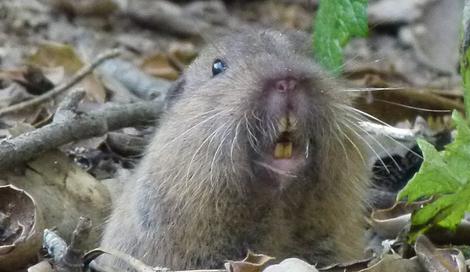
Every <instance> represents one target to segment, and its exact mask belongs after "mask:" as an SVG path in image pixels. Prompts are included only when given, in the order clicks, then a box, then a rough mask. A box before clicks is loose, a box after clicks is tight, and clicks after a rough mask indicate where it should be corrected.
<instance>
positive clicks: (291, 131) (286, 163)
mask: <svg viewBox="0 0 470 272" xmlns="http://www.w3.org/2000/svg"><path fill="white" fill-rule="evenodd" d="M297 123H298V122H297V118H296V116H295V115H294V114H292V113H290V112H289V113H287V114H286V115H284V116H282V117H281V118H279V119H278V122H277V129H278V133H279V136H278V137H277V139H276V140H275V142H274V146H273V150H272V155H271V156H268V158H267V159H266V164H265V165H264V166H266V167H267V168H268V169H270V170H271V171H273V172H275V173H277V174H282V175H289V176H292V175H295V174H296V172H297V171H298V170H299V168H301V167H302V166H304V165H305V163H306V159H307V153H306V148H308V146H306V145H305V144H303V143H301V142H300V140H299V139H298V137H295V134H296V133H297V130H298V125H297Z"/></svg>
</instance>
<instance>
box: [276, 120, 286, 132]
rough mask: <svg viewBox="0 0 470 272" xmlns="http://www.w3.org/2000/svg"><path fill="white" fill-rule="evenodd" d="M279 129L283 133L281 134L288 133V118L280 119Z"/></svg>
mask: <svg viewBox="0 0 470 272" xmlns="http://www.w3.org/2000/svg"><path fill="white" fill-rule="evenodd" d="M277 128H278V129H279V132H281V133H282V132H286V131H287V129H288V121H287V118H286V117H282V118H281V119H279V122H278V125H277Z"/></svg>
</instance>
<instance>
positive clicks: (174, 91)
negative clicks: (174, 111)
mask: <svg viewBox="0 0 470 272" xmlns="http://www.w3.org/2000/svg"><path fill="white" fill-rule="evenodd" d="M185 84H186V80H185V78H184V76H181V77H180V78H178V79H177V80H176V81H175V82H173V84H172V85H171V86H170V88H169V89H168V92H167V94H166V98H165V100H166V104H167V105H168V106H171V105H172V104H173V103H174V102H175V101H176V100H178V98H179V97H180V96H181V94H182V93H183V91H184V85H185Z"/></svg>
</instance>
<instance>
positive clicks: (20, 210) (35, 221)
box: [0, 184, 44, 269]
mask: <svg viewBox="0 0 470 272" xmlns="http://www.w3.org/2000/svg"><path fill="white" fill-rule="evenodd" d="M43 229H44V225H43V218H42V214H41V212H40V211H39V210H38V207H37V205H36V202H35V200H34V199H33V197H32V196H31V195H30V194H29V193H27V192H26V191H24V190H22V189H19V188H18V187H15V186H13V185H11V184H9V185H5V186H0V267H2V268H5V267H8V268H9V269H15V268H22V267H24V266H25V265H27V264H28V262H29V261H31V260H32V259H33V258H35V256H36V254H37V252H38V250H39V249H40V248H41V242H42V231H43Z"/></svg>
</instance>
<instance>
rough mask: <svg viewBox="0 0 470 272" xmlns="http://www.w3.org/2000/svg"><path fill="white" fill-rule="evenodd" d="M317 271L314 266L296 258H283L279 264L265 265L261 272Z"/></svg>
mask: <svg viewBox="0 0 470 272" xmlns="http://www.w3.org/2000/svg"><path fill="white" fill-rule="evenodd" d="M285 271H289V272H318V270H317V269H316V268H315V266H313V265H310V264H309V263H307V262H305V261H302V260H301V259H297V258H289V259H285V260H284V261H282V262H281V263H279V264H275V265H270V266H268V267H266V268H265V269H264V270H263V272H285Z"/></svg>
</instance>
